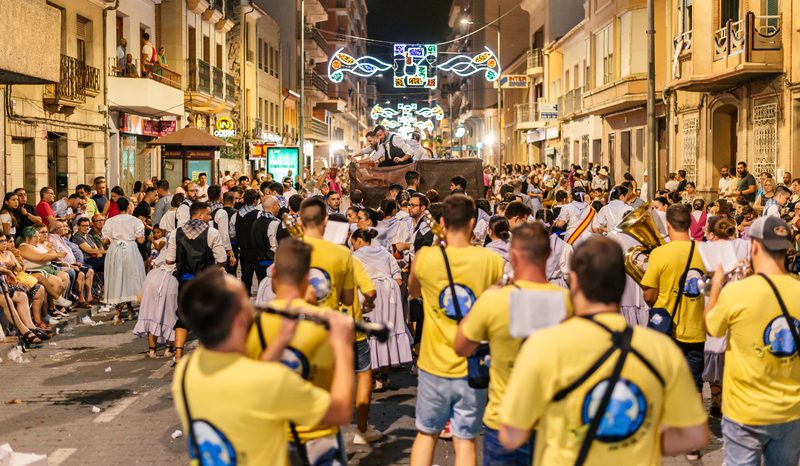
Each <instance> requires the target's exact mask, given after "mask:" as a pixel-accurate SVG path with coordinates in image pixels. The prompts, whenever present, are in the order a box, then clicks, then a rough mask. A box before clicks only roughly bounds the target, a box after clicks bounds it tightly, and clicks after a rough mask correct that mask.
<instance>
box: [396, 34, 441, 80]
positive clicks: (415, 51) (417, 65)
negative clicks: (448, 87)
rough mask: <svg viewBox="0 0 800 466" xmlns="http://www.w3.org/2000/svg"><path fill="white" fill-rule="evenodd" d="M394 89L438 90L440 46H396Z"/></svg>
mask: <svg viewBox="0 0 800 466" xmlns="http://www.w3.org/2000/svg"><path fill="white" fill-rule="evenodd" d="M393 50H394V66H393V68H394V87H395V88H398V89H401V88H407V87H422V88H428V89H436V86H437V85H438V82H439V81H438V77H437V76H436V63H437V61H438V53H439V52H438V50H439V48H438V46H436V45H434V44H394V46H393Z"/></svg>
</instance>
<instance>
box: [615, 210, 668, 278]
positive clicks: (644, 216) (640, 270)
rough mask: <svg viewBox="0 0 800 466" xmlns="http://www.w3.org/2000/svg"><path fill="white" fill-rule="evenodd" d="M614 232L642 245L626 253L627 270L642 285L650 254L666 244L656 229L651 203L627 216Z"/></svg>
mask: <svg viewBox="0 0 800 466" xmlns="http://www.w3.org/2000/svg"><path fill="white" fill-rule="evenodd" d="M614 231H616V232H618V233H624V234H626V235H628V236H630V237H631V238H633V239H635V240H636V241H638V242H639V243H641V246H633V247H631V248H630V249H628V250H627V251H626V252H625V270H626V271H627V272H628V275H630V276H631V278H633V279H634V280H635V281H636V283H638V284H640V285H641V284H642V277H644V271H645V268H644V265H645V264H646V263H647V256H648V254H650V252H651V251H652V250H653V249H655V248H657V247H659V246H663V245H664V244H666V242H665V241H664V239H663V238H662V237H661V233H659V231H658V227H656V224H655V221H654V220H653V214H652V213H650V203H649V202H645V203H644V204H642V205H641V206H639V207H637V208H636V209H634V210H632V211H630V212H628V213H627V214H625V216H624V217H623V218H622V221H620V222H619V224H618V225H617V226H616V228H615V229H614ZM642 256H644V257H642Z"/></svg>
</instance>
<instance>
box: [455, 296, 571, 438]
mask: <svg viewBox="0 0 800 466" xmlns="http://www.w3.org/2000/svg"><path fill="white" fill-rule="evenodd" d="M515 284H516V285H517V286H513V285H509V286H505V287H503V288H495V289H490V290H486V291H485V292H484V293H483V294H482V295H481V297H480V298H478V300H477V301H476V302H475V305H474V306H472V309H471V310H470V312H469V315H468V316H467V318H465V319H464V321H463V322H462V323H461V331H462V332H463V334H464V336H465V337H466V338H467V339H468V340H470V341H473V342H479V341H486V340H488V341H489V351H490V353H491V362H490V364H489V403H488V404H487V405H486V411H485V412H484V414H483V422H484V424H486V425H487V426H489V427H490V428H492V429H495V430H499V429H500V402H501V401H502V400H503V395H504V394H505V391H506V386H507V385H508V379H509V377H511V371H512V369H513V368H514V360H515V359H516V358H517V353H518V352H519V348H520V346H521V345H522V342H523V341H524V340H523V339H522V338H514V337H512V336H511V335H510V334H509V326H510V324H511V310H510V299H511V293H513V292H514V291H515V290H517V287H519V288H521V289H523V290H535V291H551V292H555V293H562V294H563V295H564V299H565V302H566V304H567V316H571V315H572V303H571V301H570V297H569V291H567V290H566V289H564V288H561V287H560V286H557V285H552V284H550V283H534V282H527V281H523V280H517V281H516V282H515Z"/></svg>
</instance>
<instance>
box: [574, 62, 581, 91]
mask: <svg viewBox="0 0 800 466" xmlns="http://www.w3.org/2000/svg"><path fill="white" fill-rule="evenodd" d="M578 73H579V71H578V65H575V68H574V69H573V71H572V81H573V83H574V85H573V86H572V88H573V89H577V88H579V87H581V86H580V79H578V78H579V77H580V75H579V74H578Z"/></svg>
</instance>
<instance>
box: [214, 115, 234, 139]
mask: <svg viewBox="0 0 800 466" xmlns="http://www.w3.org/2000/svg"><path fill="white" fill-rule="evenodd" d="M214 136H216V137H218V138H233V137H236V130H235V129H233V120H231V119H230V117H226V116H220V117H217V124H216V126H215V127H214Z"/></svg>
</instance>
